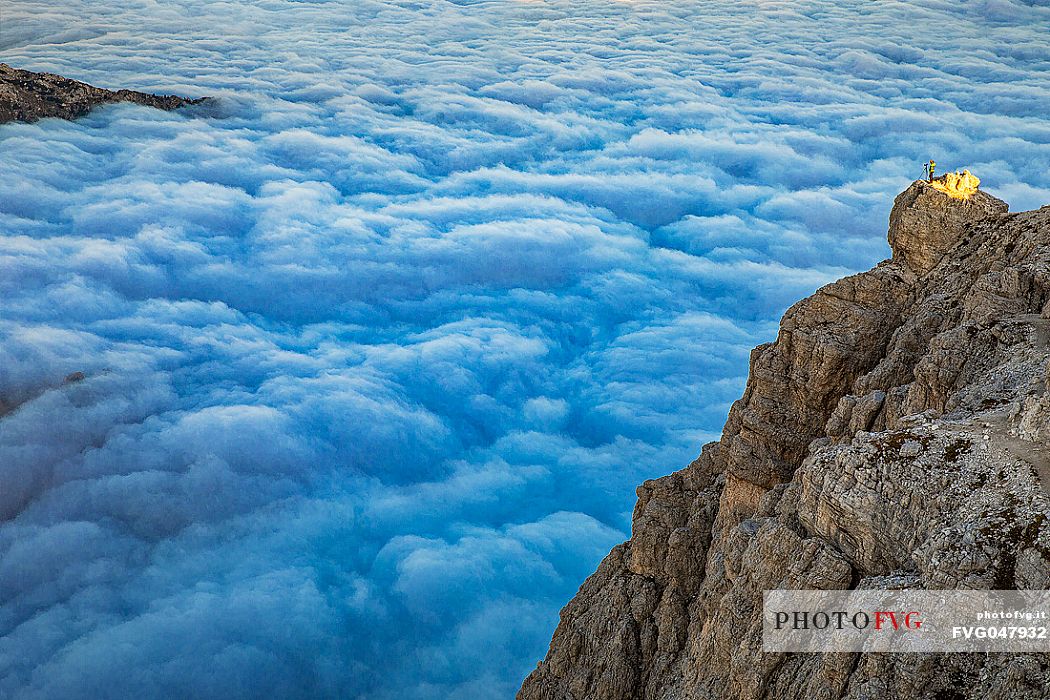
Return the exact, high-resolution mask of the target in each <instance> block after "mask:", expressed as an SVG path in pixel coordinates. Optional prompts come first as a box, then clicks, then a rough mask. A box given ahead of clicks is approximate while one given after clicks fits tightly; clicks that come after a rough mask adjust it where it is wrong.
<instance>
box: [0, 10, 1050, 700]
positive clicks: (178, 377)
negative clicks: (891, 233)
mask: <svg viewBox="0 0 1050 700" xmlns="http://www.w3.org/2000/svg"><path fill="white" fill-rule="evenodd" d="M1048 30H1050V14H1048V10H1047V9H1046V8H1043V7H1039V6H1037V5H1036V4H1035V3H1023V2H1019V1H1018V0H989V1H988V2H982V3H975V4H971V5H966V6H960V5H959V4H958V3H954V2H941V1H940V0H927V1H924V2H921V3H880V4H872V3H868V2H846V3H842V2H836V3H811V4H807V5H804V6H802V5H798V4H797V3H796V4H790V3H788V4H785V3H771V2H745V3H729V4H727V3H701V4H696V3H692V4H682V3H676V2H661V3H648V2H595V1H593V0H588V1H586V2H571V3H570V2H560V1H552V2H506V3H447V2H438V1H431V0H421V1H420V2H413V3H386V2H372V1H369V2H354V3H337V2H291V1H286V0H270V1H268V2H262V3H248V2H232V3H231V2H217V1H215V0H178V1H176V2H167V3H162V4H157V3H152V2H132V3H119V4H113V3H110V4H108V5H105V6H104V5H103V4H99V3H95V2H87V1H86V0H85V1H78V0H71V1H69V2H63V3H60V4H57V5H56V3H47V2H39V1H37V0H17V1H16V2H15V3H13V4H12V3H10V2H8V3H7V4H5V7H4V23H3V26H2V28H0V60H4V61H7V62H10V63H12V64H16V65H18V66H21V67H25V68H30V69H38V70H48V71H53V72H58V73H63V74H66V75H69V76H71V77H75V78H79V79H82V80H87V81H90V82H93V83H96V84H100V85H103V86H109V87H125V86H126V87H134V88H139V89H146V90H155V91H161V92H178V93H183V94H188V95H194V96H195V95H202V94H208V95H214V96H216V97H217V100H216V101H215V102H213V103H211V104H210V105H205V106H200V107H196V108H193V109H189V110H185V111H184V112H178V113H170V114H169V113H162V112H156V111H151V110H147V109H142V108H138V107H134V106H127V105H120V106H110V107H105V108H102V109H99V110H97V111H95V112H94V113H92V114H91V115H89V116H87V117H86V118H84V119H82V120H80V121H78V122H76V123H73V124H70V123H65V122H57V121H44V122H40V123H38V124H33V125H7V126H2V127H0V169H2V171H3V172H4V177H3V178H0V299H2V301H0V402H2V403H0V413H3V414H4V417H3V418H2V420H0V696H3V697H14V698H80V697H98V698H126V697H199V698H212V697H213V698H219V697H221V698H239V697H244V698H247V697H259V696H262V695H265V696H273V697H339V698H345V697H354V698H370V699H373V700H380V699H386V698H406V697H407V698H450V697H452V698H471V699H475V698H505V697H510V696H511V695H512V694H513V691H514V689H515V687H516V686H517V684H518V683H519V682H520V680H521V678H522V677H523V676H524V674H525V673H527V672H528V671H529V670H530V668H531V667H532V665H533V664H534V663H535V661H536V660H537V659H538V658H539V657H540V656H541V655H542V653H543V651H544V649H545V647H546V643H547V640H548V639H549V636H550V633H551V632H552V630H553V627H554V625H555V623H556V621H557V612H558V609H559V608H560V606H561V605H563V604H564V603H565V602H566V601H567V600H568V598H569V597H570V596H571V595H572V594H573V593H574V592H575V590H576V587H577V586H578V585H579V584H580V583H581V582H582V580H583V578H584V577H585V576H586V575H587V574H588V573H589V572H590V571H591V570H593V568H594V566H595V565H596V563H597V562H598V560H599V559H600V558H601V556H602V555H603V554H604V553H605V552H606V551H608V549H609V547H610V546H611V545H613V544H614V543H615V542H617V541H619V540H621V539H623V538H624V537H626V535H627V529H628V527H629V517H630V510H631V508H632V505H633V497H634V487H635V486H636V485H637V483H638V482H640V481H641V480H643V479H645V478H649V477H652V476H656V475H659V474H663V473H667V472H669V471H671V470H672V469H675V468H677V467H680V466H682V465H683V464H684V463H686V462H687V461H688V460H689V459H691V458H692V457H693V456H694V455H695V454H696V452H697V450H698V449H699V446H700V444H701V443H702V442H704V441H706V440H708V439H712V438H714V437H716V436H717V434H718V431H719V429H720V427H721V425H722V422H723V420H724V417H725V414H726V411H727V410H728V407H729V404H730V403H731V402H732V401H733V400H734V399H735V398H737V397H738V396H739V394H740V392H741V389H742V387H743V380H744V372H745V371H746V363H747V358H748V352H749V350H750V348H751V346H753V345H754V344H757V343H758V342H762V341H764V340H768V339H770V338H771V337H772V335H773V332H774V328H775V322H776V319H777V316H778V315H779V314H780V313H781V312H782V311H783V309H784V308H786V307H787V306H788V305H789V304H790V303H792V302H793V301H795V300H796V299H797V298H799V297H800V296H803V295H805V294H808V293H809V292H811V291H812V290H813V289H815V288H816V287H818V286H819V285H821V284H822V283H824V282H827V281H829V280H831V279H834V278H835V277H838V276H840V275H841V274H844V273H846V272H848V271H852V270H857V269H862V268H866V267H868V266H870V265H871V264H872V263H874V262H876V261H877V260H879V259H881V258H882V257H885V256H886V254H887V253H888V250H887V249H886V246H885V242H884V237H885V228H886V215H887V213H888V209H889V205H890V203H891V201H892V198H893V196H894V195H895V194H896V193H897V192H898V191H899V190H900V189H902V188H903V187H904V186H905V185H906V184H907V183H908V182H909V181H910V180H911V179H914V178H915V177H917V176H919V175H920V174H921V172H922V167H921V163H922V162H923V161H925V160H926V159H928V158H930V157H933V158H935V159H936V160H938V161H939V163H940V164H941V166H942V167H943V168H945V169H948V168H962V167H968V168H970V169H972V170H974V171H975V172H976V173H977V174H978V175H979V176H980V177H981V178H982V179H983V181H984V183H985V185H986V187H987V188H988V189H989V190H990V191H991V192H993V193H995V194H999V195H1001V196H1004V197H1005V198H1006V199H1008V200H1009V201H1010V202H1011V204H1012V205H1013V207H1014V208H1015V209H1023V208H1031V207H1035V206H1040V205H1042V204H1044V203H1046V202H1048V201H1050V122H1048V121H1047V119H1046V111H1045V106H1046V104H1047V103H1048V100H1050V78H1048V76H1050V71H1048V70H1047V68H1048V67H1050V66H1048V64H1047V55H1046V51H1045V36H1046V34H1047V32H1048ZM75 372H81V373H83V375H84V379H83V380H80V381H77V380H76V377H75V376H74V377H72V378H71V379H70V380H68V381H67V380H66V378H67V377H68V376H69V375H71V374H73V373H75Z"/></svg>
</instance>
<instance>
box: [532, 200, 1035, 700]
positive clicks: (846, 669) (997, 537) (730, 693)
mask: <svg viewBox="0 0 1050 700" xmlns="http://www.w3.org/2000/svg"><path fill="white" fill-rule="evenodd" d="M889 239H890V243H891V246H892V248H893V259H892V260H889V261H886V262H883V263H881V264H879V265H878V266H876V267H875V268H874V269H873V270H870V271H869V272H865V273H862V274H859V275H854V276H852V277H848V278H845V279H843V280H840V281H838V282H835V283H833V284H831V285H828V286H827V287H824V288H823V289H821V290H819V291H818V292H817V293H816V294H814V295H813V296H812V297H810V298H808V299H806V300H804V301H802V302H799V303H798V304H796V305H795V306H793V307H792V308H791V309H789V310H788V312H787V313H786V314H785V315H784V319H783V321H782V323H781V328H780V332H779V334H778V336H777V339H776V341H775V342H774V343H770V344H768V345H764V346H760V347H758V348H756V349H755V351H754V352H753V353H752V356H751V371H750V376H749V378H748V383H747V388H746V390H745V392H744V396H743V397H742V398H741V399H740V400H739V401H737V402H736V403H735V404H734V405H733V407H732V409H731V411H730V415H729V419H728V420H727V422H726V426H725V429H724V432H723V437H722V439H721V440H720V441H719V442H717V443H712V444H710V445H706V446H705V447H704V449H703V451H702V452H701V455H700V457H699V458H698V459H697V460H696V461H695V462H693V463H692V464H690V465H689V466H688V467H686V468H685V469H683V470H681V471H679V472H677V473H675V474H672V475H670V476H667V477H664V478H661V479H656V480H653V481H649V482H646V483H645V484H643V485H642V486H641V487H639V489H638V503H637V505H636V507H635V511H634V522H633V531H632V537H631V539H630V540H629V541H627V542H625V543H624V544H622V545H620V546H618V547H617V548H615V549H614V550H613V551H612V553H610V554H609V556H608V557H607V558H606V559H605V561H603V562H602V564H601V566H600V567H599V569H598V571H597V572H595V573H594V574H593V575H592V576H591V577H590V578H589V579H588V580H587V582H586V583H585V584H584V585H583V586H582V587H581V588H580V591H579V593H578V594H577V596H576V598H574V599H573V601H572V602H570V603H569V605H567V606H566V607H565V609H564V610H563V611H562V618H561V624H560V625H559V626H558V629H557V631H556V632H555V635H554V638H553V640H552V642H551V646H550V650H549V652H548V654H547V657H546V659H544V661H543V662H542V663H540V664H539V665H538V667H537V668H536V670H535V671H534V672H533V673H532V674H531V675H530V676H529V677H528V678H527V679H526V680H525V683H524V684H523V686H522V688H521V691H520V692H519V694H518V697H519V699H520V700H629V699H630V700H635V699H644V700H670V699H671V698H675V699H680V698H688V699H701V698H703V699H708V698H710V699H714V698H719V699H721V698H726V699H740V700H759V699H762V698H767V699H770V700H782V699H783V700H786V699H788V698H800V699H801V698H807V699H808V698H826V699H829V700H830V699H832V698H851V699H856V700H860V699H861V698H875V697H879V698H891V699H893V698H899V699H902V700H903V699H905V698H907V699H912V698H923V699H926V698H928V699H930V700H933V699H938V700H943V699H945V698H953V699H956V698H958V699H960V700H961V699H968V698H973V699H974V700H976V699H978V698H982V699H983V698H1001V699H1003V700H1005V699H1006V698H1033V699H1034V698H1050V659H1048V658H1046V657H1045V655H1020V654H1019V655H970V654H945V655H906V654H905V655H894V654H871V655H862V654H826V655H825V654H796V655H791V654H765V653H762V652H761V641H762V639H761V604H762V592H763V591H764V590H768V589H774V588H795V589H798V588H818V589H841V588H855V587H860V588H907V587H917V588H1013V587H1017V588H1046V587H1048V586H1050V498H1048V492H1047V485H1048V484H1050V429H1048V428H1047V426H1048V425H1050V398H1048V397H1050V394H1048V393H1047V387H1048V386H1050V366H1048V360H1050V207H1044V208H1043V209H1040V210H1037V211H1031V212H1024V213H1020V214H1009V213H1007V206H1006V205H1005V203H1003V202H1001V201H1000V200H997V199H995V198H994V197H991V196H989V195H987V194H985V193H983V192H978V193H977V194H975V195H974V196H973V197H972V198H971V199H969V200H957V199H952V198H950V197H948V196H946V195H945V194H943V193H940V192H938V191H937V190H935V189H933V188H931V187H929V186H928V185H927V183H924V182H921V181H920V182H916V183H913V184H912V185H911V186H910V187H909V188H908V189H907V190H906V191H905V192H904V193H902V194H901V195H900V196H899V197H898V198H897V200H896V202H895V203H894V207H893V212H892V214H891V216H890V230H889Z"/></svg>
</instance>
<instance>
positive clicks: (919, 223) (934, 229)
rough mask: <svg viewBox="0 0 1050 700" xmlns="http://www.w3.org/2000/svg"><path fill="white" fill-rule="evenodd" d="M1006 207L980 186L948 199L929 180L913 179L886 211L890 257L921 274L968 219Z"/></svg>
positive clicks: (948, 247) (953, 240) (948, 246)
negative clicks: (963, 196) (966, 195)
mask: <svg viewBox="0 0 1050 700" xmlns="http://www.w3.org/2000/svg"><path fill="white" fill-rule="evenodd" d="M1008 208H1009V207H1008V206H1007V204H1006V202H1004V201H1002V200H1000V199H996V198H995V197H993V196H991V195H990V194H988V193H986V192H981V191H980V190H978V191H977V192H976V193H975V194H974V195H973V196H971V197H970V198H969V199H966V200H959V199H952V198H951V197H946V196H944V193H943V192H940V191H938V190H937V189H936V188H934V187H933V185H931V184H930V183H928V182H926V181H924V180H916V181H915V182H914V183H912V186H911V187H909V188H908V189H906V190H904V191H903V192H901V193H900V194H899V195H897V199H896V200H894V202H893V210H892V211H891V212H890V232H889V239H890V246H891V247H892V248H893V258H894V260H901V261H903V262H904V264H905V265H907V266H908V267H910V268H911V269H912V270H915V271H916V272H918V273H919V274H925V273H927V272H929V271H930V270H932V269H933V268H934V266H935V265H936V264H937V263H938V262H940V260H941V258H942V257H943V256H944V254H945V253H947V252H948V251H949V250H951V248H952V247H954V246H955V243H956V242H957V241H958V240H959V236H960V235H961V234H962V232H963V230H964V229H965V228H966V225H967V224H968V223H970V222H972V221H975V220H977V219H981V218H984V217H986V216H990V215H992V214H1002V213H1004V212H1005V211H1006V210H1007V209H1008Z"/></svg>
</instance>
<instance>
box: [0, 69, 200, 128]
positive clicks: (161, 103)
mask: <svg viewBox="0 0 1050 700" xmlns="http://www.w3.org/2000/svg"><path fill="white" fill-rule="evenodd" d="M205 99H206V98H198V99H188V98H185V97H178V96H175V95H150V94H148V93H144V92H135V91H134V90H117V91H111V90H104V89H102V88H97V87H94V86H92V85H88V84H87V83H81V82H78V81H76V80H70V79H69V78H63V77H62V76H59V75H53V74H51V73H33V72H31V71H27V70H18V69H17V68H12V67H11V66H9V65H7V64H6V63H0V124H3V123H5V122H11V121H18V122H35V121H37V120H39V119H44V118H46V117H58V118H60V119H76V118H77V117H81V116H83V115H85V114H87V113H88V112H89V111H91V110H92V109H94V108H95V107H97V106H99V105H101V104H108V103H112V102H134V103H136V104H140V105H145V106H147V107H155V108H157V109H167V110H171V109H176V108H178V107H183V106H186V105H192V104H199V103H201V102H203V101H204V100H205Z"/></svg>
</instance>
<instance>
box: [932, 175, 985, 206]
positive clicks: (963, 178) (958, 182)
mask: <svg viewBox="0 0 1050 700" xmlns="http://www.w3.org/2000/svg"><path fill="white" fill-rule="evenodd" d="M930 184H931V185H933V187H934V189H937V190H940V191H941V192H943V193H944V194H946V195H948V196H949V197H951V198H952V199H969V198H970V196H971V195H973V194H974V193H975V192H977V187H978V185H980V184H981V181H980V180H979V179H978V178H977V176H976V175H974V174H973V173H971V172H970V171H969V170H963V171H962V172H961V173H948V174H946V175H944V176H942V177H939V178H937V179H936V180H934V181H933V182H931V183H930Z"/></svg>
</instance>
